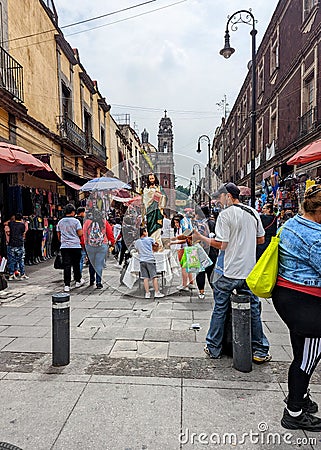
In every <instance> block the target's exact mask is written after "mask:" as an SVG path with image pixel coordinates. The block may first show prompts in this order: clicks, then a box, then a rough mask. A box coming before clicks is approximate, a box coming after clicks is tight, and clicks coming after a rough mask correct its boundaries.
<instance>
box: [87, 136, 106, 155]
mask: <svg viewBox="0 0 321 450" xmlns="http://www.w3.org/2000/svg"><path fill="white" fill-rule="evenodd" d="M90 147H91V148H90V150H89V153H91V154H92V155H94V156H96V157H97V158H99V159H102V160H103V161H106V147H105V146H103V145H102V144H100V143H99V142H98V141H96V139H94V138H93V137H92V138H91V146H90Z"/></svg>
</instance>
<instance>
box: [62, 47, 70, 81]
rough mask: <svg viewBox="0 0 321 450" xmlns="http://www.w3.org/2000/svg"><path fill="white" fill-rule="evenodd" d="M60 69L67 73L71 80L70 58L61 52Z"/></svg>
mask: <svg viewBox="0 0 321 450" xmlns="http://www.w3.org/2000/svg"><path fill="white" fill-rule="evenodd" d="M60 70H61V72H62V73H63V74H64V75H65V77H66V78H67V79H68V81H71V80H70V62H69V59H68V58H67V57H66V56H65V55H64V53H63V52H61V55H60Z"/></svg>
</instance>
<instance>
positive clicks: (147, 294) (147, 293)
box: [145, 292, 156, 298]
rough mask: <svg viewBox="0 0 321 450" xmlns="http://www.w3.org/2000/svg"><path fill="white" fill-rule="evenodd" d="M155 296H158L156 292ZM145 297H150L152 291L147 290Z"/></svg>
mask: <svg viewBox="0 0 321 450" xmlns="http://www.w3.org/2000/svg"><path fill="white" fill-rule="evenodd" d="M155 296H156V294H155ZM145 298H150V292H146V294H145Z"/></svg>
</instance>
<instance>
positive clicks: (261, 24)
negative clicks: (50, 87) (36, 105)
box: [55, 0, 278, 185]
mask: <svg viewBox="0 0 321 450" xmlns="http://www.w3.org/2000/svg"><path fill="white" fill-rule="evenodd" d="M144 1H146V0H108V1H106V0H95V1H93V0H82V1H81V2H76V1H75V0H55V5H56V8H57V12H58V15H59V25H60V27H64V26H65V25H68V24H71V23H75V22H78V21H81V20H85V19H89V18H92V17H96V16H100V15H103V14H107V13H113V12H115V11H119V10H120V9H123V8H129V7H133V6H135V5H138V4H140V3H144ZM277 3H278V0H248V2H244V1H243V0H184V1H179V0H156V1H153V2H150V3H149V4H147V5H144V6H140V7H135V8H132V9H130V10H128V11H126V12H120V13H117V14H112V15H110V16H108V17H105V18H102V19H99V20H95V21H90V22H87V23H86V24H83V25H78V26H74V27H68V28H63V29H62V30H63V32H64V34H65V37H66V39H67V40H68V42H69V43H70V44H71V46H72V47H74V48H78V50H79V54H80V60H81V62H82V64H83V65H84V67H85V68H86V71H87V73H88V74H89V75H90V77H91V78H92V79H93V80H97V81H98V88H99V90H100V92H101V94H102V95H103V96H104V97H106V100H107V102H108V103H110V104H111V105H112V109H111V113H112V114H113V115H116V114H122V113H129V114H130V117H131V126H132V127H133V128H135V129H136V131H138V132H139V135H140V133H141V132H142V131H143V129H144V128H146V129H147V131H148V132H149V140H150V142H151V143H152V144H154V145H155V146H157V133H158V125H159V121H160V119H161V117H163V115H164V109H167V111H168V115H169V117H170V118H171V119H172V122H173V131H174V152H175V160H176V172H177V174H178V176H179V177H180V176H182V178H179V179H178V183H179V184H184V185H186V184H187V181H185V182H184V180H188V179H189V177H190V175H191V174H192V167H193V164H194V163H196V162H197V161H198V160H199V162H200V163H201V165H202V168H203V165H204V164H206V163H207V160H208V158H207V155H208V152H207V145H206V143H204V148H203V146H202V153H201V155H200V157H199V155H197V154H196V148H197V140H198V137H199V136H200V135H202V134H207V135H208V136H209V137H210V139H211V140H212V138H213V135H214V132H215V128H216V127H217V126H218V125H219V124H220V121H221V117H222V115H223V109H220V107H219V106H217V103H220V102H221V100H222V99H223V98H224V96H225V95H226V98H227V103H228V104H229V107H230V108H231V107H232V106H233V102H234V101H235V98H236V96H237V94H238V92H239V90H240V87H241V85H242V83H243V81H244V78H245V75H246V71H247V68H246V66H247V63H248V62H249V60H250V59H251V36H250V31H251V27H250V26H249V25H246V24H240V25H239V29H238V30H237V31H235V32H231V45H232V47H234V48H235V49H236V52H235V54H234V55H233V56H232V57H231V58H230V59H229V60H225V59H224V58H223V57H222V56H220V55H219V51H220V49H221V48H222V47H223V45H224V31H225V26H226V22H227V16H228V15H232V14H233V13H235V12H236V11H238V10H239V9H249V8H252V13H253V14H254V16H255V18H256V20H257V23H256V28H257V30H258V34H257V43H258V45H259V43H260V41H261V39H262V37H263V35H264V33H265V31H266V28H267V26H268V24H269V22H270V20H271V17H272V14H273V12H274V10H275V8H276V5H277ZM168 5H171V6H168ZM167 6H168V7H167ZM134 16H136V17H134ZM115 22H116V23H115ZM94 27H97V28H96V29H93V30H91V31H89V29H91V28H94ZM85 30H87V31H85ZM197 172H198V170H197Z"/></svg>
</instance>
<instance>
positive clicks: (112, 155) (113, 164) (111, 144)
mask: <svg viewBox="0 0 321 450" xmlns="http://www.w3.org/2000/svg"><path fill="white" fill-rule="evenodd" d="M117 129H118V126H117V124H116V122H115V121H114V119H113V118H112V116H111V115H110V114H109V113H107V115H106V147H107V151H106V153H107V156H108V160H107V167H108V169H110V170H112V171H113V172H114V174H115V175H116V176H117V177H118V176H119V167H118V144H117V136H116V130H117Z"/></svg>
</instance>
